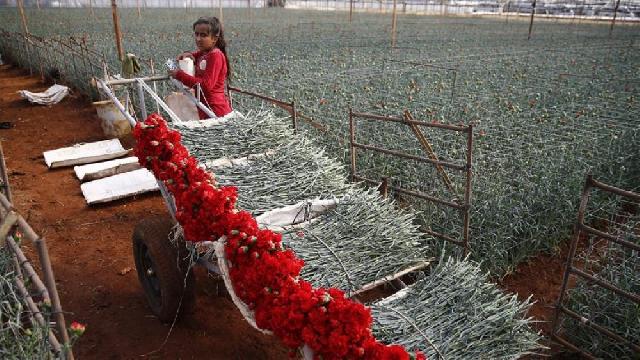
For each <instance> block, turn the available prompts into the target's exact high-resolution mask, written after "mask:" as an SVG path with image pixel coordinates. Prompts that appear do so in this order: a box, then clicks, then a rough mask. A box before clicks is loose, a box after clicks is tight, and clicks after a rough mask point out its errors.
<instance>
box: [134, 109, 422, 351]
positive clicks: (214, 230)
mask: <svg viewBox="0 0 640 360" xmlns="http://www.w3.org/2000/svg"><path fill="white" fill-rule="evenodd" d="M133 135H134V136H135V138H136V140H137V144H136V147H135V150H134V151H135V155H136V156H137V157H138V159H139V161H140V164H141V165H142V166H145V167H146V168H148V169H150V170H151V171H153V173H154V174H155V176H156V177H157V178H158V179H160V180H162V181H163V182H164V184H166V186H167V188H168V189H169V191H170V192H171V193H172V194H173V196H174V198H175V202H176V207H177V212H176V218H177V220H178V222H179V223H180V225H181V226H182V228H183V230H184V235H185V240H186V241H192V242H198V241H205V240H209V241H215V240H218V239H219V238H221V237H223V236H224V237H225V238H226V243H225V254H226V257H227V259H226V260H227V263H228V266H229V275H230V278H231V281H232V283H233V287H234V291H235V292H236V294H237V295H238V296H239V297H240V299H242V301H244V302H245V303H246V304H247V305H248V306H249V308H250V309H251V310H253V312H254V315H255V319H256V323H257V325H258V327H260V328H262V329H266V330H270V331H272V332H273V333H274V334H275V335H277V336H278V337H279V338H280V339H281V340H282V341H283V343H284V344H285V345H287V346H289V347H291V348H292V349H296V348H299V347H300V346H302V345H304V344H307V345H308V346H309V347H310V348H311V349H312V350H313V352H314V356H315V358H317V359H323V360H329V359H398V360H400V359H407V360H408V359H413V358H415V359H426V357H425V356H424V354H422V353H421V352H417V353H416V354H415V355H410V354H409V353H408V352H407V351H406V350H405V349H404V348H403V347H402V346H399V345H390V346H388V345H384V344H381V343H379V342H378V341H376V339H375V338H374V337H373V335H372V333H371V322H372V319H371V313H370V311H369V309H367V308H366V307H365V306H364V305H362V304H360V303H357V302H354V301H352V300H349V299H347V298H345V296H344V293H343V292H342V291H340V290H338V289H333V288H331V289H325V288H314V287H313V286H312V285H311V284H310V283H309V282H307V281H305V280H303V279H301V278H300V276H299V275H300V270H301V269H302V266H303V264H304V262H303V261H302V260H301V259H298V258H297V257H296V255H295V254H294V253H293V251H292V250H285V249H283V247H282V243H281V235H280V234H277V233H274V232H272V231H270V230H261V229H258V224H257V222H256V220H255V219H254V218H253V217H252V216H251V214H250V213H248V212H246V211H238V210H236V209H235V204H236V199H237V189H236V188H235V187H230V186H229V187H217V186H216V182H215V179H214V177H213V175H212V174H210V173H208V172H207V171H205V170H204V169H202V168H200V167H198V163H197V161H196V160H195V158H193V157H191V156H190V155H189V152H188V151H187V149H186V148H185V147H184V146H183V145H182V144H181V142H180V134H179V133H178V132H177V131H174V130H171V129H169V128H168V127H167V124H166V122H165V121H164V120H163V119H162V118H161V117H160V116H159V115H157V114H153V115H151V116H149V117H148V118H147V120H146V121H145V122H144V123H138V124H137V125H136V127H135V129H134V131H133Z"/></svg>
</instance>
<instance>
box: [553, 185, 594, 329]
mask: <svg viewBox="0 0 640 360" xmlns="http://www.w3.org/2000/svg"><path fill="white" fill-rule="evenodd" d="M591 181H592V177H591V174H589V175H587V180H586V181H585V183H584V187H583V189H582V197H581V199H580V207H579V208H578V220H577V221H576V225H575V227H574V230H573V239H572V240H571V247H570V249H569V255H568V256H567V263H566V265H565V270H564V276H563V278H562V287H561V288H560V296H559V297H558V303H557V304H556V311H555V312H554V314H553V322H552V325H551V326H552V327H551V336H552V337H554V336H556V335H557V333H558V328H559V326H560V322H559V319H560V311H561V310H560V309H561V307H562V303H563V301H564V295H565V292H566V290H567V284H568V283H569V275H570V274H571V269H572V268H573V258H574V256H575V255H576V249H577V247H578V240H579V239H580V233H581V231H580V224H582V223H583V222H584V212H585V210H586V209H587V203H588V201H589V193H590V191H591Z"/></svg>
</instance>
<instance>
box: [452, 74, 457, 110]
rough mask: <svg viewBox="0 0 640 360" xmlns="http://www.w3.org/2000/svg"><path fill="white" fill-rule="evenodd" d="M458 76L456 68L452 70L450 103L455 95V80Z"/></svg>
mask: <svg viewBox="0 0 640 360" xmlns="http://www.w3.org/2000/svg"><path fill="white" fill-rule="evenodd" d="M457 78H458V70H454V71H453V81H452V85H451V103H453V99H454V98H455V95H456V80H457Z"/></svg>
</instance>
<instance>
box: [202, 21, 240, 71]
mask: <svg viewBox="0 0 640 360" xmlns="http://www.w3.org/2000/svg"><path fill="white" fill-rule="evenodd" d="M201 24H204V25H208V26H209V35H213V36H217V37H218V41H217V42H216V43H215V45H214V46H215V47H217V48H218V49H220V51H222V53H223V54H224V58H225V60H226V62H227V79H231V64H230V63H229V56H228V55H227V42H226V41H225V40H224V30H223V29H222V24H221V23H220V20H218V18H217V17H215V16H211V17H208V16H207V17H201V18H199V19H198V20H196V22H194V23H193V30H195V29H196V26H197V25H201Z"/></svg>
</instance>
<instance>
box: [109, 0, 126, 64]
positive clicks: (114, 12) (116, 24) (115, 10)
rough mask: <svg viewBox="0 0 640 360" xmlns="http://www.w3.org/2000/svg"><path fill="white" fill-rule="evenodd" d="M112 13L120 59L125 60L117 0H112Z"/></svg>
mask: <svg viewBox="0 0 640 360" xmlns="http://www.w3.org/2000/svg"><path fill="white" fill-rule="evenodd" d="M111 15H112V17H113V30H114V32H115V37H116V48H117V49H118V59H119V60H120V61H121V62H122V61H123V60H124V51H123V50H122V34H121V33H120V19H119V18H118V5H117V4H116V0H111Z"/></svg>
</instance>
